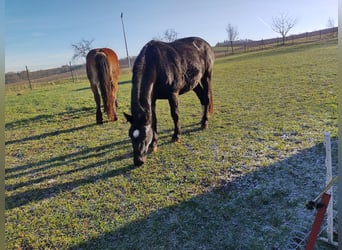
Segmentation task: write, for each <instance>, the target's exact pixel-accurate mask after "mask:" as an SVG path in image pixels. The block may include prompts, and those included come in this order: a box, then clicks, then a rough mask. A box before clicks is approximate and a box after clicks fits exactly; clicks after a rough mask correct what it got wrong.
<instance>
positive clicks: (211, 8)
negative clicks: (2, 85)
mask: <svg viewBox="0 0 342 250" xmlns="http://www.w3.org/2000/svg"><path fill="white" fill-rule="evenodd" d="M337 7H338V0H286V1H277V0H257V1H256V0H211V1H209V0H51V1H50V0H34V1H25V0H6V1H5V21H6V31H5V65H6V66H5V71H6V72H9V71H22V70H24V69H25V65H27V66H28V67H29V69H30V70H31V71H33V70H38V69H45V68H53V67H59V66H61V65H65V64H68V63H69V61H70V60H71V58H72V56H73V50H72V47H71V44H72V43H76V42H78V41H80V40H81V39H87V40H91V39H94V42H93V46H94V47H110V48H112V49H114V51H116V52H117V54H118V56H119V57H120V58H123V57H126V50H125V44H124V39H123V33H122V26H121V18H120V14H121V12H123V13H124V19H123V20H124V24H125V29H126V37H127V43H128V50H129V55H130V56H133V55H137V54H138V53H139V51H140V49H141V48H142V47H143V46H144V44H145V43H147V42H148V41H149V40H151V39H153V38H156V37H160V36H162V34H163V32H164V31H165V30H166V29H168V28H172V29H174V30H175V31H176V32H177V33H178V37H179V38H180V37H186V36H200V37H202V38H204V39H205V40H207V41H208V42H209V43H210V44H211V45H215V44H216V43H217V42H221V41H223V40H226V39H227V33H226V30H225V29H226V27H227V25H228V23H230V24H232V25H235V26H236V27H237V29H238V32H239V36H238V38H239V39H253V40H260V39H265V38H272V37H277V36H278V35H277V34H276V33H274V32H273V31H272V30H271V28H270V27H269V24H270V23H271V22H272V17H276V16H279V15H280V14H281V13H282V12H287V13H288V14H289V16H291V17H293V18H297V19H298V23H297V25H296V26H295V27H294V28H293V30H291V31H290V33H291V34H298V33H302V32H307V31H313V30H318V29H322V28H326V27H327V23H328V20H329V18H330V19H332V20H334V23H335V26H337V24H338V8H337ZM75 63H77V64H79V63H83V62H82V61H76V62H75Z"/></svg>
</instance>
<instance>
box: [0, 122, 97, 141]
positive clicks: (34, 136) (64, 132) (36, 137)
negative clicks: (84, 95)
mask: <svg viewBox="0 0 342 250" xmlns="http://www.w3.org/2000/svg"><path fill="white" fill-rule="evenodd" d="M93 126H96V123H93V124H87V125H83V126H79V127H75V128H69V129H64V130H56V131H52V132H47V133H42V134H39V135H33V136H29V137H25V138H22V139H17V140H11V141H6V142H5V145H10V144H14V143H23V142H26V141H33V140H40V139H44V138H46V137H50V136H57V135H61V134H66V133H71V132H75V131H78V130H82V129H85V128H89V127H93Z"/></svg>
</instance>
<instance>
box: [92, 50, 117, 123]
mask: <svg viewBox="0 0 342 250" xmlns="http://www.w3.org/2000/svg"><path fill="white" fill-rule="evenodd" d="M95 62H96V69H97V75H98V79H99V82H100V90H101V95H102V100H103V106H104V111H105V112H106V113H107V115H108V119H109V120H111V121H114V120H116V117H114V109H113V104H114V100H113V95H112V87H111V85H112V79H111V76H110V69H109V64H108V60H107V56H106V54H105V53H104V52H102V51H100V52H98V53H96V55H95Z"/></svg>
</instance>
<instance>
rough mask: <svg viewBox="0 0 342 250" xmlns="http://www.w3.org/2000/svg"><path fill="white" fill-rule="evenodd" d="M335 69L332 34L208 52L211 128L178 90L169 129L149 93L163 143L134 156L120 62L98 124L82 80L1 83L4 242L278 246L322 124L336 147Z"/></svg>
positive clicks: (312, 164)
mask: <svg viewBox="0 0 342 250" xmlns="http://www.w3.org/2000/svg"><path fill="white" fill-rule="evenodd" d="M336 73H337V44H336V42H330V43H328V44H320V43H317V44H313V45H302V46H293V47H288V48H280V49H276V50H269V51H262V52H256V53H249V54H242V55H236V56H231V57H227V58H221V59H217V60H216V62H215V68H214V83H213V84H214V87H213V88H214V89H213V90H214V109H215V111H214V114H213V115H212V116H211V118H210V121H209V122H210V124H209V129H208V130H204V131H201V130H198V128H199V126H200V124H199V121H200V119H201V107H200V104H199V101H198V100H197V98H196V96H195V94H194V93H188V94H185V95H183V96H181V98H180V116H181V117H180V118H181V125H182V131H183V135H182V138H181V142H180V143H171V136H172V132H173V123H172V119H171V117H170V111H169V107H168V103H167V102H166V101H158V102H157V118H158V129H159V137H160V139H159V148H158V151H157V152H155V153H153V154H151V155H149V157H148V159H147V162H146V163H145V164H144V165H143V166H142V167H135V166H133V164H132V163H133V160H132V155H131V152H132V146H131V143H130V140H129V137H128V128H129V124H127V123H126V121H125V120H124V116H123V112H129V105H130V88H131V85H130V83H127V82H128V81H129V80H130V78H131V75H130V73H129V72H125V73H123V74H122V76H121V78H120V81H121V82H122V84H120V86H119V94H118V99H119V115H120V116H119V120H118V121H117V122H115V123H108V122H107V123H104V124H103V125H102V126H98V125H96V124H95V103H94V101H93V96H92V93H91V91H90V89H89V87H88V85H89V83H88V82H87V81H86V80H83V81H81V82H79V83H77V84H73V83H71V82H64V83H61V84H55V85H42V86H35V88H34V90H33V91H30V90H29V89H18V88H17V87H16V89H11V88H7V89H6V99H5V103H6V115H5V123H6V127H5V138H6V176H5V184H6V187H5V188H6V240H7V248H8V249H20V248H21V249H29V248H30V247H32V248H33V249H133V248H135V249H271V248H272V247H279V248H280V249H283V247H284V246H285V245H286V244H287V243H288V242H289V241H291V237H292V236H291V230H292V229H293V228H295V227H296V225H298V224H302V223H303V224H305V223H306V222H307V220H310V219H311V220H312V215H313V213H312V212H310V211H306V210H305V209H304V204H305V202H306V201H307V200H310V199H312V198H313V197H314V196H315V195H316V194H318V193H319V192H320V191H321V188H322V187H323V186H324V183H325V179H324V178H325V177H324V176H325V169H324V156H325V152H324V147H323V145H322V141H323V132H324V131H329V132H330V133H331V135H332V137H333V149H334V150H333V153H334V156H333V157H334V158H335V157H336V154H337V153H336V136H337V98H336V93H337V82H336ZM334 168H337V167H336V162H335V161H334ZM313 170H314V171H313ZM309 222H310V223H311V222H312V221H309ZM307 230H308V232H309V230H310V228H307Z"/></svg>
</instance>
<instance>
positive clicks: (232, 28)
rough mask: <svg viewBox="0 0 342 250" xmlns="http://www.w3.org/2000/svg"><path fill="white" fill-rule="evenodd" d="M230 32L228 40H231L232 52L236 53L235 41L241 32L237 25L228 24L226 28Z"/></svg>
mask: <svg viewBox="0 0 342 250" xmlns="http://www.w3.org/2000/svg"><path fill="white" fill-rule="evenodd" d="M226 31H227V34H228V41H229V42H230V47H231V48H232V54H234V48H233V42H234V41H235V40H236V39H237V37H238V35H239V32H238V29H237V27H236V26H233V25H231V24H230V23H229V24H228V26H227V28H226Z"/></svg>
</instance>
